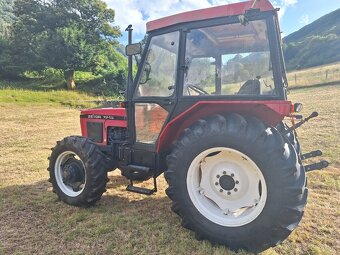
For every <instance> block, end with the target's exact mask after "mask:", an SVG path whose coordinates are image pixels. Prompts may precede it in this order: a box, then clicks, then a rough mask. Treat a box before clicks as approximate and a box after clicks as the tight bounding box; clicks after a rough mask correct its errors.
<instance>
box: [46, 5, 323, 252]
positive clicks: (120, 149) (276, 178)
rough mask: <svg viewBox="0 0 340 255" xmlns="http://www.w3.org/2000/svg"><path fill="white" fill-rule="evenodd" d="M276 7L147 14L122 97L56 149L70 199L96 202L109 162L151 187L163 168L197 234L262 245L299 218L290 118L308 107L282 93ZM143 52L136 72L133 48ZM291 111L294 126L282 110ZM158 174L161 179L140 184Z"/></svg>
mask: <svg viewBox="0 0 340 255" xmlns="http://www.w3.org/2000/svg"><path fill="white" fill-rule="evenodd" d="M277 11H278V10H277V9H274V8H273V6H272V5H271V4H270V2H269V1H268V0H256V1H247V2H241V3H236V4H230V5H224V6H219V7H212V8H208V9H202V10H196V11H190V12H185V13H181V14H177V15H173V16H170V17H165V18H162V19H158V20H155V21H151V22H149V23H147V37H146V43H145V44H144V45H143V46H142V45H141V44H140V43H137V44H132V28H131V26H129V27H128V28H127V31H128V34H129V45H128V46H127V47H126V54H127V55H128V56H129V80H128V86H127V89H126V91H125V96H126V101H124V102H122V104H121V106H122V107H121V108H104V109H90V110H84V111H82V112H81V115H80V122H81V130H82V136H70V137H66V138H65V139H63V140H62V141H60V142H57V145H56V146H55V147H54V148H53V152H52V155H51V157H50V163H49V172H50V181H51V182H52V185H53V190H54V192H56V193H57V195H58V197H59V199H60V200H62V201H64V202H65V203H67V204H70V205H75V206H80V207H87V206H90V205H93V204H94V203H95V202H96V201H98V200H99V199H100V197H101V196H102V194H103V193H104V192H105V191H106V183H107V181H108V177H107V173H108V171H111V170H114V169H117V168H118V169H119V170H120V171H121V173H122V175H123V176H125V177H126V178H127V179H129V180H130V185H128V186H127V188H126V189H127V191H132V192H137V193H141V194H145V195H151V194H153V193H154V192H156V191H157V186H156V179H157V177H158V176H160V175H161V174H162V173H164V176H165V179H166V181H167V183H168V185H169V186H168V188H167V190H166V194H167V195H168V196H169V198H170V199H171V200H172V201H173V204H172V210H173V211H174V212H175V213H177V214H178V215H179V216H180V217H181V219H182V226H184V227H185V228H188V229H190V230H192V231H194V232H195V234H196V237H197V238H198V239H200V240H201V239H206V240H209V241H211V242H213V243H217V244H222V245H226V246H228V247H229V248H231V249H233V250H238V249H246V250H249V251H254V252H259V251H263V250H265V249H267V248H269V247H272V246H275V245H277V244H279V243H280V242H282V241H283V240H284V239H285V238H287V237H288V235H289V234H290V233H291V232H292V231H293V230H294V229H295V228H296V227H297V225H298V223H299V222H300V220H301V218H302V215H303V210H304V206H305V204H306V201H307V191H308V190H307V188H306V175H305V173H306V172H308V171H311V170H315V169H321V168H324V167H326V166H327V165H328V163H327V162H326V161H321V162H319V163H315V164H312V165H306V166H304V165H303V164H302V161H303V160H304V159H306V158H310V157H314V156H320V155H321V151H319V150H318V151H314V152H311V153H307V154H304V155H302V154H301V151H300V146H299V143H298V141H297V140H296V131H295V129H296V128H298V127H299V126H301V125H302V124H303V123H304V122H306V121H308V120H309V119H310V118H312V117H316V116H317V113H315V112H314V113H312V114H311V116H309V117H308V118H305V119H304V118H303V117H302V116H301V115H298V114H296V112H299V110H300V108H301V104H292V103H291V102H290V101H287V85H288V84H287V78H286V72H285V65H284V59H283V55H282V47H281V37H280V30H279V24H278V15H277ZM136 55H140V57H139V61H138V71H137V74H136V75H135V77H133V72H132V68H133V56H136ZM285 118H286V119H289V120H291V121H292V122H291V123H292V124H291V125H290V127H289V126H288V125H286V124H285V122H284V119H285ZM150 178H153V180H154V187H153V188H152V189H145V188H140V187H137V186H134V185H133V184H134V182H135V181H144V180H148V179H150Z"/></svg>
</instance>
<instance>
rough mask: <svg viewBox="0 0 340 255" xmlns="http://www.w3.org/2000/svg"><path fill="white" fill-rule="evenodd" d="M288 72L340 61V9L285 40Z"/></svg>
mask: <svg viewBox="0 0 340 255" xmlns="http://www.w3.org/2000/svg"><path fill="white" fill-rule="evenodd" d="M283 42H284V55H285V60H286V65H287V69H288V70H295V69H301V68H307V67H313V66H318V65H324V64H328V63H333V62H337V61H340V9H337V10H335V11H333V12H331V13H329V14H327V15H325V16H323V17H321V18H319V19H318V20H316V21H314V22H312V23H311V24H309V25H307V26H305V27H303V28H301V29H300V30H298V31H296V32H294V33H292V34H290V35H288V36H286V37H285V38H283Z"/></svg>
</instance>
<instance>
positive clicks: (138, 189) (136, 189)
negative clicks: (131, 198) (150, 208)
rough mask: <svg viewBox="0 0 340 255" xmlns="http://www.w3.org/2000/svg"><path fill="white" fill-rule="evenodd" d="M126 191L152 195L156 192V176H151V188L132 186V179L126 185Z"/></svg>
mask: <svg viewBox="0 0 340 255" xmlns="http://www.w3.org/2000/svg"><path fill="white" fill-rule="evenodd" d="M126 190H127V191H130V192H134V193H138V194H143V195H148V196H150V195H152V194H153V193H155V192H157V181H156V177H153V189H146V188H141V187H136V186H133V181H132V180H130V184H129V185H128V186H127V187H126Z"/></svg>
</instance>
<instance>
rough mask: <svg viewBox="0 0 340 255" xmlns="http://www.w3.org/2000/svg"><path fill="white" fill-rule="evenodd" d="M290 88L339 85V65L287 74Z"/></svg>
mask: <svg viewBox="0 0 340 255" xmlns="http://www.w3.org/2000/svg"><path fill="white" fill-rule="evenodd" d="M287 78H288V84H289V87H290V88H298V87H308V86H317V85H327V84H329V85H331V84H337V83H339V84H340V63H338V64H334V65H331V66H325V67H320V68H316V69H315V68H314V69H305V70H302V71H296V72H291V73H288V74H287Z"/></svg>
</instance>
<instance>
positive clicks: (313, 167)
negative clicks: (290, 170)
mask: <svg viewBox="0 0 340 255" xmlns="http://www.w3.org/2000/svg"><path fill="white" fill-rule="evenodd" d="M328 165H329V163H328V161H326V160H322V161H320V162H318V163H314V164H310V165H307V166H304V167H305V171H306V173H308V172H310V171H314V170H321V169H323V168H326V167H328Z"/></svg>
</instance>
